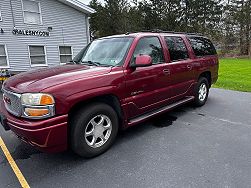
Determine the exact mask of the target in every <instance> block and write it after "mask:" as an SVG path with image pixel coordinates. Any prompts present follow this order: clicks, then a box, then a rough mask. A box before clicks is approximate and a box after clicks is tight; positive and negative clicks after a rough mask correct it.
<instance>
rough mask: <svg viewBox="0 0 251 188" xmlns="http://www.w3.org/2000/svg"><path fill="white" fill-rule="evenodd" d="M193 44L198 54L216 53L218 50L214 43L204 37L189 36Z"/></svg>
mask: <svg viewBox="0 0 251 188" xmlns="http://www.w3.org/2000/svg"><path fill="white" fill-rule="evenodd" d="M189 40H190V43H191V46H192V48H193V51H194V53H195V55H196V56H198V57H200V56H207V55H215V54H216V50H215V48H214V45H213V43H212V42H211V41H210V40H208V39H206V38H203V37H189Z"/></svg>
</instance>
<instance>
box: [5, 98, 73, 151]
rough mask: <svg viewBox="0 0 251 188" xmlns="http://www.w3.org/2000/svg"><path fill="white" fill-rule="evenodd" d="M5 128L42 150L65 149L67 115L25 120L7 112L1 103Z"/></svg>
mask: <svg viewBox="0 0 251 188" xmlns="http://www.w3.org/2000/svg"><path fill="white" fill-rule="evenodd" d="M0 114H1V116H2V117H4V119H2V124H3V127H4V128H5V130H8V129H10V130H12V131H13V132H14V133H15V134H16V135H17V136H18V137H19V138H20V139H21V140H23V141H25V142H27V143H29V144H31V145H32V146H35V147H36V148H37V149H39V150H41V151H44V152H60V151H64V150H66V149H67V121H68V115H62V116H57V117H53V118H49V119H46V120H39V121H38V120H26V119H22V118H16V117H15V116H13V115H11V114H9V113H8V112H7V111H6V109H5V107H4V105H3V103H1V106H0Z"/></svg>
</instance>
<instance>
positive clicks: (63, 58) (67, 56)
mask: <svg viewBox="0 0 251 188" xmlns="http://www.w3.org/2000/svg"><path fill="white" fill-rule="evenodd" d="M59 53H60V63H62V64H63V63H67V62H69V61H71V60H72V50H71V46H59Z"/></svg>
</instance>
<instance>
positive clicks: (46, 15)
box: [0, 0, 89, 71]
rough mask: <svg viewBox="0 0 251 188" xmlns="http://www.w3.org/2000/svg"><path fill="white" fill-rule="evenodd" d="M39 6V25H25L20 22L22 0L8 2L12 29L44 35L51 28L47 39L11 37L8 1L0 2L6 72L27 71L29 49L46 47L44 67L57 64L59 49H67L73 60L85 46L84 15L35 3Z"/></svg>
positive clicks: (52, 1) (52, 2)
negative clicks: (33, 31)
mask: <svg viewBox="0 0 251 188" xmlns="http://www.w3.org/2000/svg"><path fill="white" fill-rule="evenodd" d="M36 1H37V2H40V6H41V12H42V25H31V24H25V23H24V20H23V10H22V0H12V1H11V2H12V7H13V15H14V20H15V28H16V29H22V30H23V29H25V30H28V29H29V30H41V31H47V30H48V27H52V31H51V32H50V36H49V37H41V36H25V35H14V34H13V33H12V31H13V28H14V24H13V20H12V13H11V6H10V0H1V1H0V11H1V15H2V21H0V28H2V29H3V31H4V33H0V44H4V45H6V47H7V51H8V58H9V67H10V68H9V70H10V71H27V70H29V69H31V68H32V67H31V64H30V58H29V53H28V46H29V45H43V46H45V47H46V57H47V64H48V66H56V65H59V64H60V57H59V46H63V45H65V46H71V47H72V51H73V56H74V55H76V54H77V53H78V52H79V51H80V50H81V49H82V48H83V47H84V46H86V45H87V43H88V41H89V39H88V33H87V32H88V28H87V21H86V20H87V15H85V14H84V13H83V12H80V11H78V10H76V9H74V8H72V7H70V6H67V5H65V4H63V3H61V2H59V1H56V0H40V1H38V0H36Z"/></svg>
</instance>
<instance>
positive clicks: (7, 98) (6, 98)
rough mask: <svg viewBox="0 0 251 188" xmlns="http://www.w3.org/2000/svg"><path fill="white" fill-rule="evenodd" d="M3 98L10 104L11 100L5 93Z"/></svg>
mask: <svg viewBox="0 0 251 188" xmlns="http://www.w3.org/2000/svg"><path fill="white" fill-rule="evenodd" d="M3 100H4V101H5V102H6V103H7V104H8V105H11V100H10V98H9V97H6V96H5V95H4V96H3Z"/></svg>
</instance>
